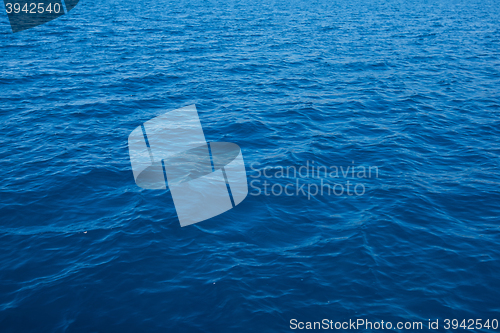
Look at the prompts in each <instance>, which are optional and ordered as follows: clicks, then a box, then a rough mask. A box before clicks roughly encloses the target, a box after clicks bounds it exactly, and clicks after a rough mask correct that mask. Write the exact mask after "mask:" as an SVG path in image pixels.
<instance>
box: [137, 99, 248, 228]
mask: <svg viewBox="0 0 500 333" xmlns="http://www.w3.org/2000/svg"><path fill="white" fill-rule="evenodd" d="M128 148H129V155H130V162H131V164H132V171H133V173H134V179H135V182H136V184H137V185H138V186H140V187H142V188H144V189H166V188H167V184H168V187H169V189H170V192H171V194H172V198H173V201H174V205H175V209H176V211H177V216H178V217H179V222H180V224H181V226H182V227H184V226H186V225H190V224H194V223H197V222H201V221H204V220H206V219H209V218H211V217H214V216H216V215H219V214H222V213H224V212H225V211H227V210H229V209H231V208H233V207H235V206H236V205H238V204H239V203H240V202H242V201H243V199H245V198H246V196H247V194H248V184H247V176H246V171H245V163H244V161H243V155H242V153H241V149H240V147H239V146H238V145H236V144H234V143H229V142H211V143H207V141H206V140H205V135H204V134H203V128H202V127H201V123H200V119H199V117H198V112H197V111H196V106H195V105H190V106H187V107H184V108H181V109H177V110H174V111H170V112H167V113H165V114H163V115H160V116H158V117H156V118H153V119H151V120H149V121H147V122H145V123H144V124H143V125H141V126H139V127H137V128H136V129H135V130H134V131H132V133H131V134H130V135H129V137H128Z"/></svg>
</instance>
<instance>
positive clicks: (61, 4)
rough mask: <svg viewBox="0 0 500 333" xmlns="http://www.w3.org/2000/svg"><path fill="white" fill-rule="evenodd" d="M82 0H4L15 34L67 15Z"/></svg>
mask: <svg viewBox="0 0 500 333" xmlns="http://www.w3.org/2000/svg"><path fill="white" fill-rule="evenodd" d="M79 1H80V0H4V1H3V2H4V5H5V11H6V12H7V16H8V17H9V22H10V27H11V29H12V32H13V33H16V32H20V31H23V30H26V29H30V28H34V27H36V26H39V25H41V24H44V23H47V22H50V21H52V20H55V19H56V18H58V17H59V16H62V15H64V14H67V13H68V12H69V11H70V10H72V9H73V8H75V7H76V5H77V4H78V2H79Z"/></svg>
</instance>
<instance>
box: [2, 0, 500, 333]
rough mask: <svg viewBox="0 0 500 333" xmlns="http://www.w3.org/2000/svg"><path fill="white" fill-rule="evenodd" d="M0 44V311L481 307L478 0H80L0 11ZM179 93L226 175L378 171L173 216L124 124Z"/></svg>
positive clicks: (383, 312)
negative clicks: (337, 189) (219, 152)
mask: <svg viewBox="0 0 500 333" xmlns="http://www.w3.org/2000/svg"><path fill="white" fill-rule="evenodd" d="M0 59H1V60H0V170H1V181H0V221H1V222H0V332H288V331H292V330H291V329H290V320H291V319H294V318H295V319H297V320H298V321H304V322H305V321H321V320H322V319H325V318H327V319H329V320H333V321H334V322H336V321H339V322H343V321H348V320H349V319H353V320H355V319H358V318H364V319H367V320H370V321H373V322H375V321H381V320H384V321H391V322H393V323H396V322H399V321H401V322H405V321H411V322H413V321H422V322H423V323H424V327H426V325H427V322H428V320H429V319H431V320H436V319H438V320H439V321H440V329H439V331H441V332H444V331H445V329H444V327H443V320H445V319H447V318H449V319H459V320H460V321H461V320H462V319H483V322H484V321H486V320H487V319H489V320H490V321H491V320H492V319H497V320H500V314H499V311H500V301H499V300H500V290H499V289H500V245H499V244H500V229H499V225H500V190H499V189H500V159H499V157H500V3H499V2H498V1H494V0H470V1H465V0H436V1H424V0H415V1H399V0H387V1H382V0H374V1H360V0H351V1H347V0H337V1H335V0H333V1H327V0H317V1H315V0H313V1H298V0H290V1H280V0H277V1H272V0H256V1H231V0H222V1H201V0H193V1H183V0H181V1H157V2H150V1H131V0H121V1H118V0H96V1H89V0H82V1H80V3H79V4H78V6H77V7H76V8H75V9H73V10H72V11H71V12H70V13H68V15H64V16H62V17H60V18H59V19H57V20H55V21H52V22H49V23H47V24H45V25H42V26H39V27H36V28H33V29H30V30H26V31H24V32H21V33H16V34H12V33H11V30H10V26H9V21H8V18H7V15H6V14H5V12H4V14H2V15H0ZM191 104H196V106H197V108H198V112H199V115H200V119H201V123H202V125H203V128H204V133H205V137H206V138H207V140H208V141H227V142H234V143H237V144H238V145H239V146H240V147H241V149H242V152H243V156H244V159H245V163H246V167H247V172H248V180H249V182H250V181H252V180H254V179H260V180H261V181H264V180H267V181H268V182H269V183H270V184H271V185H273V184H286V183H288V182H296V181H297V180H300V181H302V182H304V184H318V180H317V179H312V178H307V179H302V178H300V177H299V176H296V177H293V176H290V177H289V178H287V179H283V178H280V179H278V178H276V177H272V178H269V179H265V178H262V177H261V178H255V177H257V176H258V174H259V172H262V170H263V169H266V170H268V171H267V172H268V174H274V173H275V172H276V171H277V170H279V167H280V166H283V167H288V166H296V167H297V168H298V167H300V166H303V165H306V163H307V161H309V162H310V163H312V162H313V161H314V163H315V165H325V166H338V167H343V168H347V167H350V166H353V165H354V166H357V167H360V166H365V167H369V166H374V167H375V166H376V167H377V169H378V177H374V176H372V177H371V178H363V179H360V178H358V177H356V175H355V177H352V174H351V175H347V177H344V176H343V175H342V174H340V177H339V179H328V181H335V182H338V183H341V184H344V185H345V184H346V181H349V180H350V181H351V182H352V183H353V184H357V183H362V184H363V186H365V193H364V194H363V195H348V194H347V193H344V194H343V195H339V196H335V195H323V196H321V195H316V196H313V197H311V198H308V197H307V195H302V194H301V193H299V195H292V196H286V195H280V196H277V195H268V196H266V195H264V194H261V195H258V196H257V195H253V194H255V192H256V190H255V189H253V188H250V189H251V190H250V194H249V195H248V197H247V198H246V199H245V200H244V201H243V202H242V203H241V204H240V205H238V206H237V207H235V208H234V209H232V210H230V211H228V212H226V213H224V214H222V215H219V216H217V217H214V218H212V219H210V220H207V221H204V222H201V223H198V224H195V225H191V226H188V227H184V228H181V227H180V225H179V221H178V218H177V215H176V212H175V208H174V205H173V201H172V197H171V195H170V192H169V191H168V190H166V191H165V190H163V191H162V190H158V191H153V190H143V189H141V188H139V187H138V186H137V185H136V184H135V182H134V178H133V174H132V170H131V165H130V161H129V156H128V147H127V137H128V135H129V134H130V132H131V131H132V130H133V129H135V128H136V127H137V126H139V125H140V124H142V123H144V122H145V121H147V120H149V119H151V118H154V117H155V116H158V115H160V114H162V113H164V112H166V111H169V110H174V109H177V108H180V107H183V106H186V105H191ZM252 166H253V168H252ZM299 178H300V179H299ZM254 184H255V183H254ZM306 186H307V185H306ZM358 189H359V188H358ZM351 194H352V192H351ZM295 331H298V330H295ZM368 331H370V330H368ZM373 331H376V330H373ZM394 331H396V330H394ZM460 331H464V330H463V329H460ZM477 331H484V332H492V331H494V330H492V329H489V330H488V329H482V330H477Z"/></svg>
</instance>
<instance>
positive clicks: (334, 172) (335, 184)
mask: <svg viewBox="0 0 500 333" xmlns="http://www.w3.org/2000/svg"><path fill="white" fill-rule="evenodd" d="M259 166H260V163H259V162H254V163H252V164H251V165H250V168H251V169H252V171H253V174H251V175H250V177H251V178H254V179H253V180H251V181H250V188H251V192H250V195H252V196H258V195H265V196H281V195H284V196H307V200H311V197H316V196H324V195H333V196H344V195H346V196H361V195H364V194H365V193H366V186H365V183H364V181H366V180H367V179H373V178H378V177H379V168H378V167H377V166H366V165H356V164H355V163H354V161H352V164H351V165H346V166H344V165H340V166H337V165H332V166H326V165H322V164H319V163H315V161H309V160H307V161H306V162H305V163H304V164H303V165H300V166H295V165H293V166H282V165H276V166H267V167H265V168H259Z"/></svg>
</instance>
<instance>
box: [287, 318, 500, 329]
mask: <svg viewBox="0 0 500 333" xmlns="http://www.w3.org/2000/svg"><path fill="white" fill-rule="evenodd" d="M498 327H499V323H498V319H444V320H442V321H440V320H439V319H435V320H432V319H428V320H427V321H398V322H391V321H384V320H377V321H371V320H368V319H364V318H358V319H354V320H353V319H349V321H335V320H332V319H323V320H321V321H299V320H297V319H291V320H290V329H292V330H342V331H347V330H363V331H367V330H370V331H372V330H397V331H417V330H424V329H425V330H440V329H445V330H459V329H462V330H467V331H471V330H474V329H475V330H481V329H482V330H492V331H493V330H497V329H498Z"/></svg>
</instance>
